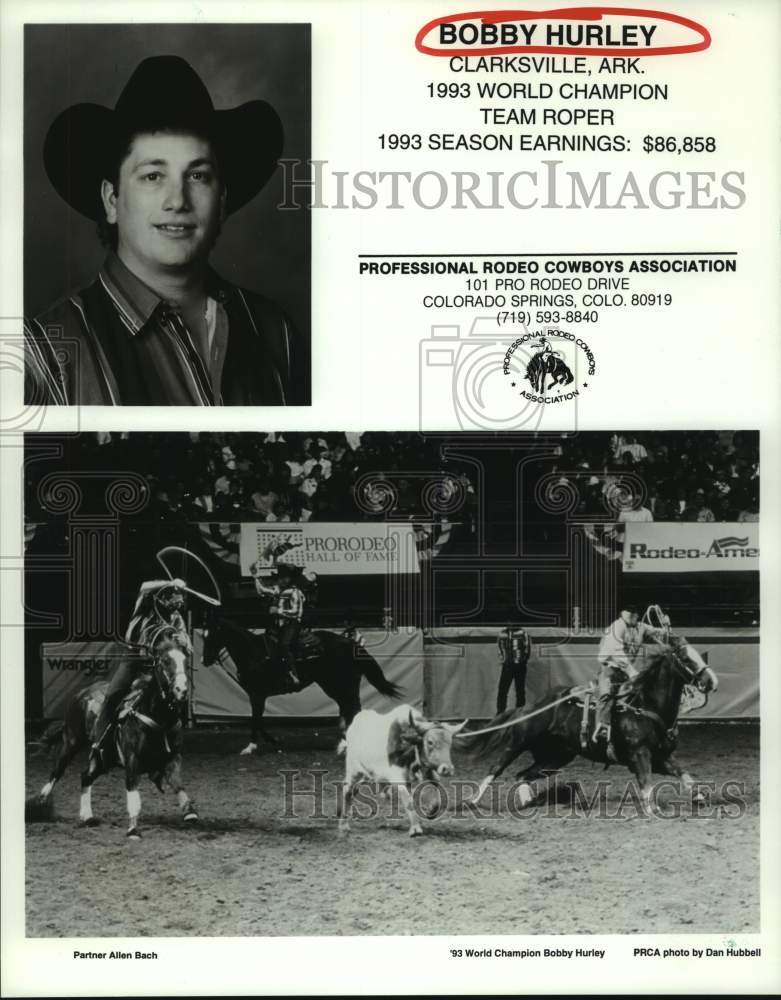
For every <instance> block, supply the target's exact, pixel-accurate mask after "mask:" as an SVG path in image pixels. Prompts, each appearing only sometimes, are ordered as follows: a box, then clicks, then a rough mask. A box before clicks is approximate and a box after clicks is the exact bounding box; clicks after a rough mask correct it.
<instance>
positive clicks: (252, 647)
mask: <svg viewBox="0 0 781 1000" xmlns="http://www.w3.org/2000/svg"><path fill="white" fill-rule="evenodd" d="M312 635H313V636H314V637H315V638H316V640H317V642H318V643H319V647H318V649H317V651H316V652H314V653H313V655H311V657H310V658H308V659H307V660H306V661H304V662H303V663H301V662H300V661H299V662H298V667H297V669H298V673H299V677H300V678H301V683H300V685H299V686H298V687H297V688H296V689H295V692H292V691H291V690H290V687H289V685H288V683H287V680H286V671H285V670H284V669H283V668H280V666H279V657H278V654H277V643H276V641H275V639H274V637H273V635H272V634H271V633H269V632H266V633H263V634H261V635H256V634H255V633H254V632H250V630H249V629H246V628H243V627H242V626H241V625H237V624H236V623H235V622H231V621H228V620H227V619H224V618H220V619H216V620H213V621H207V622H206V623H205V628H204V631H203V655H202V659H203V664H204V666H211V665H212V664H214V663H216V662H218V661H219V658H220V655H221V653H222V651H223V650H227V652H228V654H229V655H230V658H231V659H232V660H233V662H234V664H235V665H236V669H237V672H238V678H237V679H238V682H239V684H240V685H241V686H242V688H244V690H245V691H246V692H247V695H248V696H249V700H250V705H251V706H252V723H251V726H252V728H251V733H250V742H249V743H248V744H247V745H246V746H245V747H244V749H243V750H242V751H241V753H242V754H252V753H255V752H256V751H257V749H258V746H259V744H260V739H261V737H262V738H263V739H265V740H266V742H268V743H278V742H279V741H278V740H277V739H275V738H274V737H272V736H270V735H269V733H267V732H266V730H265V728H264V727H263V713H264V711H265V708H266V699H267V698H268V697H270V696H272V695H278V694H291V693H297V692H298V691H302V690H303V689H304V688H305V687H308V686H309V685H310V684H317V685H319V687H320V688H322V690H323V691H324V692H325V694H327V695H328V697H329V698H332V699H333V700H334V701H335V702H336V704H337V705H338V706H339V732H340V738H343V737H344V734H345V733H346V731H347V727H348V726H349V724H350V723H351V722H352V720H353V718H354V717H355V716H356V715H357V714H358V712H360V710H361V698H360V687H361V678H362V677H365V678H366V680H367V681H368V682H369V683H370V684H371V685H372V686H373V687H375V688H376V689H377V690H378V691H379V692H380V694H384V695H386V696H387V697H388V698H394V699H398V698H400V697H401V694H402V691H401V688H400V687H399V686H398V685H396V684H393V683H392V682H391V681H389V680H388V679H387V677H386V676H385V674H383V672H382V669H381V668H380V665H379V664H378V663H377V661H376V660H375V659H374V658H373V657H371V656H370V655H369V654H368V653H367V652H366V650H365V649H363V648H362V647H360V646H356V645H355V643H353V642H351V641H350V640H349V639H347V638H344V637H343V636H339V635H335V634H334V633H332V632H326V631H324V630H321V629H317V630H315V631H314V632H313V633H312Z"/></svg>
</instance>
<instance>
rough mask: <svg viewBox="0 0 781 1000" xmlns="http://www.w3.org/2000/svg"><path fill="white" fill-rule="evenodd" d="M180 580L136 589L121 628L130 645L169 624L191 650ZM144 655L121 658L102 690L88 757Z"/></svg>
mask: <svg viewBox="0 0 781 1000" xmlns="http://www.w3.org/2000/svg"><path fill="white" fill-rule="evenodd" d="M186 586H187V585H186V583H185V582H184V580H180V579H176V580H147V581H146V582H145V583H142V584H141V586H140V587H139V590H138V596H137V597H136V603H135V607H134V608H133V616H132V618H131V619H130V623H129V624H128V627H127V630H126V631H125V642H127V643H132V644H133V645H134V646H144V647H151V644H152V643H153V642H154V636H155V632H157V631H158V630H160V629H162V628H164V627H166V626H170V627H171V628H173V629H175V630H176V631H177V632H179V633H181V636H182V641H183V642H184V643H185V644H186V645H187V647H188V651H189V652H190V653H192V645H191V644H190V640H189V638H188V636H187V627H186V625H185V622H184V612H185V609H186V599H185V589H186ZM145 663H146V659H145V658H141V657H129V658H127V659H124V660H122V662H121V663H120V664H119V666H118V667H117V669H116V670H115V671H114V673H113V675H112V677H111V680H110V681H109V683H108V688H107V689H106V697H105V699H104V701H103V705H102V707H101V709H100V714H99V715H98V718H97V720H96V721H95V728H94V730H93V734H94V743H93V744H92V751H91V756H96V755H98V754H99V753H100V748H101V746H102V744H103V741H104V739H105V737H106V734H107V733H108V731H109V730H110V729H111V726H112V725H113V723H114V715H115V713H116V711H117V709H118V708H119V706H120V704H121V703H122V701H123V699H124V698H125V696H126V695H127V693H128V692H129V691H130V688H131V687H132V685H133V681H134V680H135V679H136V676H137V675H138V672H139V669H140V667H141V665H143V664H145Z"/></svg>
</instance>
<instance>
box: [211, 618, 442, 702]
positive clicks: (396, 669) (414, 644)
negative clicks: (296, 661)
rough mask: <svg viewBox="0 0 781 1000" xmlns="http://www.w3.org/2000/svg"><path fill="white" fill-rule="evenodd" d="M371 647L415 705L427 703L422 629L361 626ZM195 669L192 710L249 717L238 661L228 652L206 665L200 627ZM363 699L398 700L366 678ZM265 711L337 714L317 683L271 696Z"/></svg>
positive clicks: (369, 700) (377, 700)
mask: <svg viewBox="0 0 781 1000" xmlns="http://www.w3.org/2000/svg"><path fill="white" fill-rule="evenodd" d="M362 635H363V636H364V639H365V645H366V649H367V651H368V652H369V653H371V655H372V656H373V657H374V659H375V660H377V662H378V663H379V665H380V666H381V667H382V672H383V673H384V674H385V676H386V677H387V678H388V680H389V681H392V682H393V683H394V684H398V685H399V686H400V687H401V688H402V689H403V695H402V697H403V699H404V701H405V702H407V703H408V704H410V705H416V706H418V707H421V706H422V704H423V635H422V633H421V632H420V631H419V630H417V629H412V630H409V631H407V630H403V631H400V632H399V633H389V634H386V633H385V632H383V631H379V630H377V631H374V630H372V629H365V630H362ZM193 647H194V653H195V655H194V657H193V661H194V664H195V666H194V668H193V674H194V677H193V687H194V691H195V698H194V703H193V712H194V714H195V716H196V718H198V717H201V718H216V717H221V716H238V717H248V716H249V714H250V703H249V699H248V698H247V695H246V694H245V693H244V691H243V689H242V688H241V686H240V685H239V683H238V681H236V680H235V679H234V677H235V673H236V671H235V666H234V665H233V663H232V662H231V660H230V657H228V656H226V657H225V661H224V666H219V665H215V666H213V667H204V666H203V665H202V664H201V662H200V661H201V650H202V648H203V640H202V636H201V632H200V630H199V629H196V630H195V631H194V633H193ZM361 704H362V705H363V707H364V708H373V709H376V710H377V711H380V712H384V711H387V710H388V708H389V707H391V705H392V704H393V703H392V702H391V701H389V699H388V698H386V697H385V695H382V694H380V693H379V691H377V690H375V688H373V687H372V686H371V684H369V682H368V681H366V680H364V681H363V682H362V683H361ZM265 714H266V716H268V717H274V716H286V715H288V716H296V717H306V718H308V717H319V716H335V715H336V714H337V708H336V705H335V703H334V702H333V701H331V699H330V698H328V697H327V696H326V695H325V694H323V692H322V691H321V690H320V688H319V687H318V686H317V685H316V684H312V685H310V686H309V687H308V688H305V689H304V690H303V691H301V692H299V693H298V694H294V695H281V696H279V697H276V698H269V699H268V701H267V702H266V712H265Z"/></svg>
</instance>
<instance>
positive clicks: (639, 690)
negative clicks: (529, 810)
mask: <svg viewBox="0 0 781 1000" xmlns="http://www.w3.org/2000/svg"><path fill="white" fill-rule="evenodd" d="M685 684H691V685H694V686H696V687H697V688H698V689H699V690H700V691H704V692H708V691H715V690H716V688H717V687H718V678H717V677H716V674H715V673H714V672H713V670H711V668H710V667H709V666H708V665H707V664H706V663H705V662H704V661H703V659H702V657H701V656H700V654H699V653H698V652H697V651H696V650H695V649H694V648H693V647H692V646H690V645H689V644H688V643H687V642H686V640H685V639H681V638H678V637H676V636H672V635H669V636H668V641H667V642H665V643H659V644H658V646H657V649H656V650H655V652H653V653H652V654H650V655H649V658H648V664H647V665H646V666H645V667H644V668H643V669H642V670H641V671H640V672H639V674H638V675H637V676H636V677H635V678H634V679H633V680H631V681H628V682H626V683H625V684H623V685H622V686H621V688H620V690H619V693H618V696H617V698H618V700H617V702H616V705H615V708H614V711H613V726H612V741H611V742H612V749H613V750H614V753H615V758H613V757H611V756H610V750H611V748H609V747H608V746H607V745H606V744H605V743H604V741H602V742H599V743H594V742H593V741H592V740H590V739H589V736H588V731H589V730H588V719H585V718H584V702H583V698H582V695H583V694H584V688H582V687H580V688H578V687H557V688H554V689H553V690H551V691H550V692H549V693H548V694H547V695H545V696H544V697H543V698H541V699H540V700H539V701H537V702H536V703H535V704H534V705H532V706H526V707H525V708H523V709H515V710H510V711H507V712H503V713H501V715H498V716H497V717H496V718H495V719H493V720H492V721H491V722H490V723H488V725H487V727H486V730H491V729H493V728H494V727H500V728H499V729H498V730H495V731H494V732H478V733H476V734H475V735H474V736H470V734H469V733H468V732H465V733H463V734H462V738H463V739H468V740H469V744H468V749H469V751H470V752H471V753H473V754H475V755H478V756H484V755H486V754H488V753H491V752H492V751H495V750H502V751H503V752H502V756H501V757H500V759H499V762H498V764H497V765H496V767H494V769H493V770H492V771H491V772H490V773H489V774H488V775H487V776H486V777H485V778H484V779H483V781H482V782H481V784H480V787H479V789H478V791H477V793H476V795H475V800H474V801H475V802H479V800H480V799H481V798H482V796H483V794H484V793H485V791H486V789H487V788H488V786H489V785H490V784H491V783H492V782H493V781H495V780H496V778H498V777H499V775H500V774H502V772H503V771H504V770H505V768H507V767H508V766H509V765H510V764H511V763H512V762H513V761H514V760H516V758H518V757H519V756H520V755H521V754H522V753H523V752H524V751H526V750H528V751H529V752H530V753H531V755H532V757H533V762H532V763H531V764H530V765H529V766H528V767H526V768H524V769H522V770H521V771H519V772H518V774H517V775H516V778H517V779H518V780H520V781H522V782H523V783H522V784H521V785H520V786H519V789H518V796H519V801H520V804H521V805H522V806H523V805H528V804H529V803H531V802H534V801H535V800H537V798H538V796H539V794H540V793H541V792H542V789H541V788H539V787H537V782H538V781H539V780H540V779H541V778H544V779H545V780H546V781H550V779H551V778H552V776H553V775H555V774H556V773H557V772H558V771H559V770H561V768H563V767H565V766H566V765H567V764H569V763H570V761H572V760H573V759H574V758H575V757H577V756H578V755H579V756H581V757H585V758H586V759H588V760H592V761H598V762H600V763H604V764H605V765H608V764H610V763H620V764H623V765H625V766H626V767H628V768H629V769H630V770H631V771H632V773H633V774H634V775H635V777H636V778H637V781H638V784H639V786H640V801H641V806H642V808H643V810H644V812H645V813H646V814H647V813H648V812H649V801H650V795H651V774H652V773H656V774H666V775H672V776H674V777H676V778H678V779H679V780H680V782H681V783H682V785H683V787H684V788H686V789H689V790H691V789H692V787H693V785H694V780H693V779H692V777H691V775H690V774H689V773H688V771H686V770H685V768H684V767H682V766H681V764H680V763H679V762H678V761H677V759H676V758H675V756H674V751H675V749H676V746H677V741H678V727H677V719H678V711H679V706H680V701H681V695H682V693H683V688H684V685H685Z"/></svg>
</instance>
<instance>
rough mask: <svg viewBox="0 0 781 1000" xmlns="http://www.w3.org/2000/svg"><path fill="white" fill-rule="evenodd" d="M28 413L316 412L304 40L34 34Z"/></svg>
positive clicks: (95, 27) (253, 29) (104, 29)
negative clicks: (87, 409) (293, 205)
mask: <svg viewBox="0 0 781 1000" xmlns="http://www.w3.org/2000/svg"><path fill="white" fill-rule="evenodd" d="M24 56H25V65H24V69H25V101H24V133H25V139H24V161H25V162H24V180H25V206H24V209H25V214H24V281H25V296H24V298H25V314H26V317H27V321H26V324H25V331H26V358H25V361H26V364H25V368H26V384H25V401H26V402H28V403H37V404H52V405H78V406H93V405H97V406H124V405H129V406H149V405H153V406H159V405H167V406H220V405H226V406H235V405H240V406H286V405H308V404H309V403H310V401H311V400H310V372H309V357H310V351H309V323H310V315H309V304H310V244H309V215H308V212H307V211H306V210H305V209H304V210H299V211H292V212H291V211H288V212H281V211H279V210H278V208H277V206H278V205H279V204H280V203H281V201H282V198H281V181H280V174H281V170H280V168H279V161H280V159H282V158H283V157H293V158H296V159H300V160H306V159H307V158H308V156H309V134H310V32H309V25H308V24H241V25H228V24H208V25H177V24H165V25H155V24H132V25H131V24H103V25H99V24H84V25H72V24H71V25H54V24H37V25H29V24H28V25H26V26H25V51H24Z"/></svg>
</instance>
